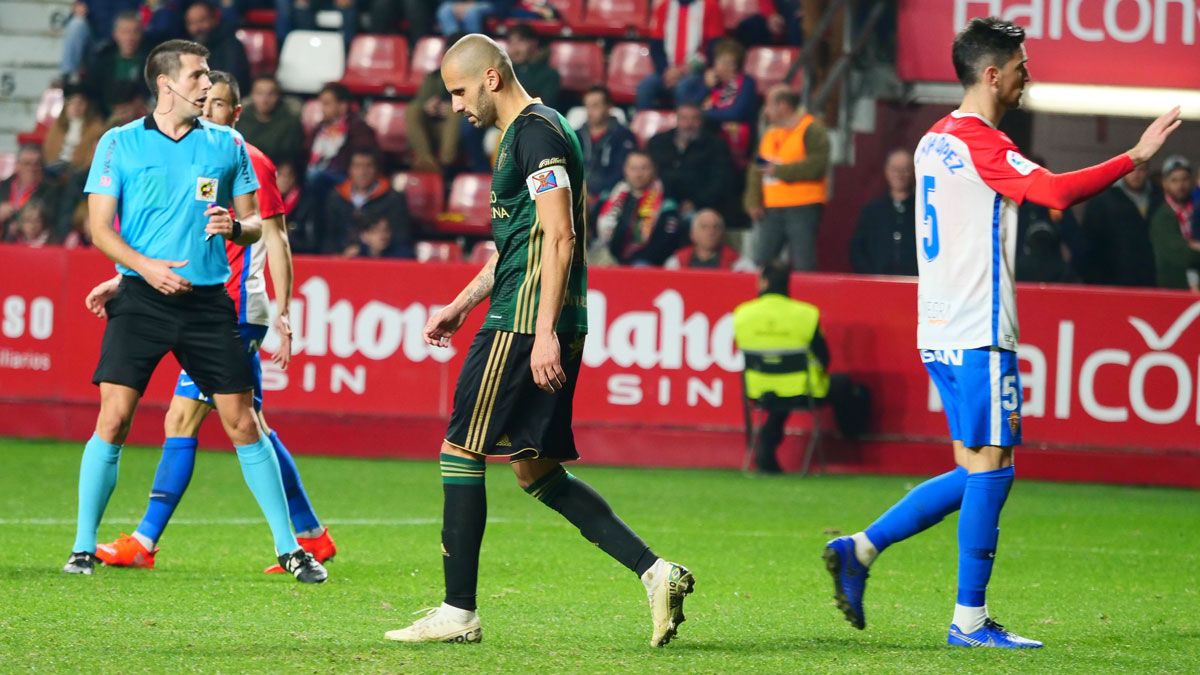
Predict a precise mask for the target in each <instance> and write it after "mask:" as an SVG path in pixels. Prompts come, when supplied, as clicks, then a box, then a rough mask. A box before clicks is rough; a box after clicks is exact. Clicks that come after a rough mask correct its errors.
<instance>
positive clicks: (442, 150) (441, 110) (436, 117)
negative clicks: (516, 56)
mask: <svg viewBox="0 0 1200 675" xmlns="http://www.w3.org/2000/svg"><path fill="white" fill-rule="evenodd" d="M454 42H457V40H454ZM454 42H451V44H453V43H454ZM404 117H405V121H406V123H407V127H408V146H409V148H411V149H412V156H413V159H412V168H413V170H414V171H433V172H438V173H440V172H442V171H443V170H444V169H445V167H448V166H452V165H454V163H455V162H456V161H457V160H458V146H459V137H460V136H461V135H462V124H463V119H462V115H460V114H458V113H456V112H454V111H453V110H452V109H451V108H450V93H449V92H447V91H446V85H445V83H443V82H442V71H441V70H440V69H439V70H434V71H432V72H430V73H428V74H427V75H425V79H423V80H421V88H420V89H418V90H417V95H416V97H415V98H413V100H412V103H410V104H409V106H408V108H406V109H405V111H404ZM434 138H436V139H437V144H436V145H437V150H436V154H435V150H434Z"/></svg>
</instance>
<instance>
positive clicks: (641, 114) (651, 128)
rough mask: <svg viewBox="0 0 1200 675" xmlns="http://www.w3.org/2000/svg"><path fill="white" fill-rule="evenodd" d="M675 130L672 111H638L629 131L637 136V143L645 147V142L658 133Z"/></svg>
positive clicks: (673, 112)
mask: <svg viewBox="0 0 1200 675" xmlns="http://www.w3.org/2000/svg"><path fill="white" fill-rule="evenodd" d="M674 128H675V111H674V110H639V111H638V113H637V114H636V115H634V116H633V122H632V123H631V124H630V125H629V130H630V131H632V132H633V135H634V136H637V139H638V143H639V144H640V145H642V146H643V147H645V145H646V141H648V140H650V137H651V136H653V135H655V134H657V133H658V132H660V131H666V130H667V129H674Z"/></svg>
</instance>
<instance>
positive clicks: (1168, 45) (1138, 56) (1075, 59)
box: [897, 0, 1200, 89]
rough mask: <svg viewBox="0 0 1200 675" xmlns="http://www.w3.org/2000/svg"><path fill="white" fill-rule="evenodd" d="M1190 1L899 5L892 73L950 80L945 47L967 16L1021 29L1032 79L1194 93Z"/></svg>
mask: <svg viewBox="0 0 1200 675" xmlns="http://www.w3.org/2000/svg"><path fill="white" fill-rule="evenodd" d="M1197 10H1200V2H1196V1H1195V0H1169V1H1167V0H900V14H899V33H898V41H899V47H898V58H897V70H898V72H899V75H900V79H902V80H906V81H927V82H954V81H956V79H955V77H954V67H953V65H952V64H951V62H950V45H951V43H952V42H953V40H954V35H955V33H957V32H958V31H959V30H960V29H961V28H962V27H963V26H965V25H966V23H967V21H969V20H970V19H971V18H973V17H978V16H999V17H1001V18H1003V19H1005V20H1008V21H1012V22H1014V23H1017V24H1019V25H1021V26H1023V27H1024V28H1025V31H1026V36H1027V40H1026V42H1025V45H1026V49H1027V51H1028V53H1029V68H1030V72H1031V73H1032V75H1033V79H1034V81H1039V82H1057V83H1069V84H1105V85H1125V86H1134V87H1168V88H1176V89H1197V88H1200V68H1197V67H1196V64H1197V63H1200V47H1198V46H1197V45H1198V42H1197V40H1198V37H1197V32H1198V28H1200V13H1198V12H1197Z"/></svg>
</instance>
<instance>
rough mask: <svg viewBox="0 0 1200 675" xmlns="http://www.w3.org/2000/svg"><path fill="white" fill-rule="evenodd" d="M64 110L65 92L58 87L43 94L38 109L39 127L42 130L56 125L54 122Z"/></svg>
mask: <svg viewBox="0 0 1200 675" xmlns="http://www.w3.org/2000/svg"><path fill="white" fill-rule="evenodd" d="M62 109H63V90H62V89H60V88H58V87H51V88H50V89H47V90H46V91H43V92H42V98H41V99H40V100H38V107H37V125H38V126H39V127H41V128H46V127H49V126H50V125H51V124H54V120H56V119H58V116H59V115H61V114H62Z"/></svg>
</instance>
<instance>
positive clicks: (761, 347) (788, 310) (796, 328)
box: [733, 293, 829, 400]
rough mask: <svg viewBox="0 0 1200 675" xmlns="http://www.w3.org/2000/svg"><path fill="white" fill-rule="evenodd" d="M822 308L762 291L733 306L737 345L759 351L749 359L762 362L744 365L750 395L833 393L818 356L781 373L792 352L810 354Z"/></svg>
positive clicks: (817, 394) (816, 396) (749, 361)
mask: <svg viewBox="0 0 1200 675" xmlns="http://www.w3.org/2000/svg"><path fill="white" fill-rule="evenodd" d="M820 318H821V311H820V310H819V309H817V308H816V307H815V306H813V305H810V304H808V303H807V302H801V301H799V300H793V299H792V298H789V297H787V296H786V295H781V294H778V293H764V294H763V295H761V296H759V297H758V298H755V299H754V300H750V301H748V302H743V303H742V304H740V305H738V306H737V309H735V310H733V335H734V340H735V341H736V342H737V346H738V349H741V350H742V352H744V353H747V354H748V355H749V354H754V355H757V356H758V358H747V362H748V363H750V364H752V365H753V364H754V362H756V361H757V362H761V365H759V367H758V368H754V367H750V366H748V367H747V368H746V373H745V378H746V395H747V397H749V398H751V399H756V400H757V399H759V398H761V397H762V396H763V394H766V393H772V394H774V395H775V396H777V397H779V398H788V397H792V396H812V397H813V398H825V396H826V395H828V394H829V375H828V374H827V373H826V372H825V366H823V365H822V364H821V362H820V361H819V360H817V358H816V357H815V356H812V355H811V354H809V355H808V358H807V361H808V366H807V368H806V369H804V370H799V371H793V372H766V371H778V370H780V368H779V367H772V366H771V365H770V364H772V363H774V364H776V365H777V366H778V365H781V364H783V365H785V364H786V363H787V362H788V361H789V356H794V355H796V354H797V353H798V352H799V353H803V352H807V350H808V349H809V347H810V346H811V345H812V342H813V339H814V338H815V337H816V333H817V328H818V327H819V326H820Z"/></svg>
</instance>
